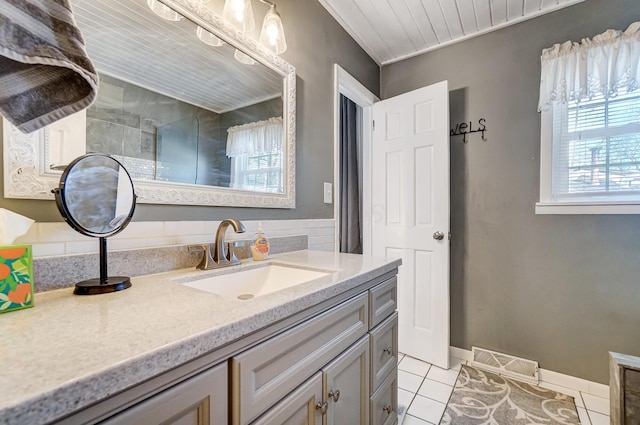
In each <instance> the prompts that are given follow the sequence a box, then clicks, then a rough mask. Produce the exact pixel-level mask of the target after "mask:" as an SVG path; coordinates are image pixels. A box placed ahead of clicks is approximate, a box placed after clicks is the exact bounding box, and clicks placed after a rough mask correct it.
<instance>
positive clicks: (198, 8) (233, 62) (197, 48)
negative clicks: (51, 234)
mask: <svg viewBox="0 0 640 425" xmlns="http://www.w3.org/2000/svg"><path fill="white" fill-rule="evenodd" d="M71 4H72V7H73V10H74V13H75V15H76V20H77V23H78V26H79V27H80V29H81V31H82V32H83V36H84V38H85V41H86V45H87V52H88V54H89V57H90V58H91V59H92V61H93V62H94V64H95V66H96V68H97V70H98V72H99V74H100V85H99V93H98V98H97V100H96V102H95V103H94V104H93V105H92V106H91V107H90V108H88V109H87V110H86V111H83V112H81V113H79V114H76V115H73V116H71V117H68V118H66V119H64V120H61V121H59V122H56V123H54V124H53V125H51V126H49V127H47V128H45V129H43V130H40V131H37V132H34V133H31V134H23V133H21V132H20V131H19V130H17V129H15V128H14V127H13V126H11V125H10V124H9V123H8V122H7V121H4V123H3V129H4V137H3V140H4V174H5V197H7V198H28V199H53V195H52V193H51V190H52V189H53V188H54V187H56V185H57V183H58V181H59V179H60V175H61V173H62V170H63V169H64V166H65V165H66V164H68V163H69V162H71V161H72V160H73V159H74V158H76V157H78V156H80V155H84V154H85V153H94V152H95V153H102V154H108V155H111V156H113V157H114V158H115V159H117V160H118V161H120V162H121V163H122V164H123V165H124V166H125V167H126V168H127V170H129V173H130V174H131V177H132V178H133V181H134V184H135V187H136V194H137V196H138V199H137V202H138V203H155V204H181V205H221V206H240V207H260V208H294V207H295V108H296V75H295V68H294V67H293V66H291V65H290V64H288V63H287V62H286V61H284V60H283V59H282V58H280V57H279V56H277V55H275V54H272V53H271V52H270V51H268V50H267V49H265V48H264V47H262V46H260V45H259V44H258V43H257V42H256V41H255V40H253V39H251V38H249V37H248V36H246V35H245V34H243V33H241V32H239V31H237V30H235V29H234V28H233V27H232V26H230V25H228V24H227V23H226V22H225V21H224V20H223V19H222V18H221V17H220V16H218V15H216V14H214V13H213V11H212V10H211V9H209V8H208V7H207V6H206V4H201V3H200V2H195V1H192V0H120V1H117V2H114V1H111V0H71ZM160 15H163V16H160Z"/></svg>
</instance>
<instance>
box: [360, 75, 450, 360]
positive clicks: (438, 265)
mask: <svg viewBox="0 0 640 425" xmlns="http://www.w3.org/2000/svg"><path fill="white" fill-rule="evenodd" d="M373 118H374V124H375V128H374V132H373V149H372V159H373V166H372V184H373V190H372V242H373V243H372V245H373V249H372V253H373V255H381V256H388V257H396V258H397V257H402V266H401V267H400V270H399V274H398V314H399V326H398V328H399V329H398V333H399V336H398V345H399V351H400V352H402V353H405V354H408V355H409V356H411V357H415V358H418V359H421V360H424V361H426V362H429V363H432V364H435V365H437V366H440V367H443V368H445V369H447V368H448V366H449V237H448V235H449V90H448V83H447V81H443V82H440V83H437V84H434V85H431V86H428V87H424V88H421V89H418V90H414V91H411V92H409V93H405V94H402V95H399V96H396V97H393V98H390V99H386V100H383V101H381V102H378V103H376V104H375V105H374V106H373ZM436 232H441V236H442V237H443V238H442V239H440V240H438V239H436V236H437V235H435V233H436Z"/></svg>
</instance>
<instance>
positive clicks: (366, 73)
mask: <svg viewBox="0 0 640 425" xmlns="http://www.w3.org/2000/svg"><path fill="white" fill-rule="evenodd" d="M207 4H208V5H210V7H211V8H212V9H213V10H214V11H216V12H218V13H221V12H222V7H223V4H224V1H223V0H212V1H210V2H209V3H207ZM277 4H278V12H279V13H280V15H281V16H282V20H283V23H284V28H285V33H286V37H287V44H288V46H289V48H288V50H287V51H286V52H285V53H283V54H282V55H281V56H282V57H283V58H284V59H285V60H287V61H288V62H289V63H291V64H292V65H293V66H295V67H296V71H297V96H298V100H297V116H296V118H297V142H296V156H297V158H296V173H297V176H296V177H297V179H296V183H297V190H296V192H297V197H296V205H297V206H296V208H295V209H293V210H274V209H254V208H250V209H249V208H224V207H192V206H159V205H148V204H140V205H138V207H137V208H136V212H135V215H134V218H133V219H134V221H149V220H219V219H223V218H227V217H235V218H239V219H247V220H249V219H294V218H295V219H303V218H313V219H321V218H332V217H333V205H329V204H324V203H323V202H322V193H323V191H322V184H323V182H333V64H334V63H338V64H340V65H341V66H342V67H343V68H344V69H346V70H347V71H348V72H349V73H351V75H353V76H354V77H355V78H357V79H358V80H359V81H360V82H362V84H364V85H365V86H366V87H367V88H368V89H369V90H371V91H373V92H374V93H378V92H379V86H380V85H379V78H380V74H379V67H378V66H377V65H376V63H375V62H374V61H373V60H371V58H369V56H368V55H367V54H366V53H365V52H364V51H363V50H362V49H361V48H360V47H359V46H358V45H357V43H356V42H355V41H353V39H352V38H351V37H350V36H349V35H348V34H347V33H346V31H344V29H342V27H340V25H339V24H338V23H337V22H336V21H335V20H334V19H333V18H332V17H331V15H329V13H328V12H327V11H326V10H325V9H324V8H323V7H322V6H321V5H320V3H318V1H317V0H278V2H277ZM253 9H254V13H255V19H256V29H255V31H254V34H253V36H254V38H255V39H258V36H259V33H260V29H261V25H262V19H263V17H264V14H265V13H266V12H267V10H269V7H268V6H267V5H265V4H262V3H259V2H255V1H254V2H253ZM0 208H8V209H11V210H13V211H15V212H17V213H19V214H23V215H27V216H29V217H31V218H33V219H35V220H37V221H61V220H62V219H61V218H60V214H59V213H58V211H57V209H56V206H55V203H54V202H53V201H51V202H47V201H22V200H13V199H4V198H0Z"/></svg>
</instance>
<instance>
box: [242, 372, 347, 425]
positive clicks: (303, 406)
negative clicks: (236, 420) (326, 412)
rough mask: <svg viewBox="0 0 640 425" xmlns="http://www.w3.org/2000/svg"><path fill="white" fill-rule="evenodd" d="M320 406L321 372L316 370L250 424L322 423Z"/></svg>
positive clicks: (290, 424) (313, 424) (315, 424)
mask: <svg viewBox="0 0 640 425" xmlns="http://www.w3.org/2000/svg"><path fill="white" fill-rule="evenodd" d="M322 407H323V405H322V374H321V373H320V372H318V373H316V374H315V375H313V376H312V377H311V378H309V379H308V380H307V381H306V382H305V383H304V384H302V385H300V386H299V387H298V388H296V389H295V390H294V391H293V392H291V394H289V395H288V396H286V397H285V398H284V399H282V400H281V401H280V402H279V403H278V404H276V405H275V406H273V407H272V408H271V409H269V410H268V411H267V412H266V413H265V414H263V415H262V416H261V417H259V418H258V419H257V420H256V421H254V422H252V423H251V425H322ZM345 425H346V422H345Z"/></svg>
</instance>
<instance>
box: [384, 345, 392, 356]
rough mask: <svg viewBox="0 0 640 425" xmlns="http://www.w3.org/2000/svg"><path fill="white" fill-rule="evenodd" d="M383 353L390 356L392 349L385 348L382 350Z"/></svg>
mask: <svg viewBox="0 0 640 425" xmlns="http://www.w3.org/2000/svg"><path fill="white" fill-rule="evenodd" d="M382 352H383V353H387V354H388V355H391V354H392V353H393V349H392V348H391V347H385V349H384V350H382Z"/></svg>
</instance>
